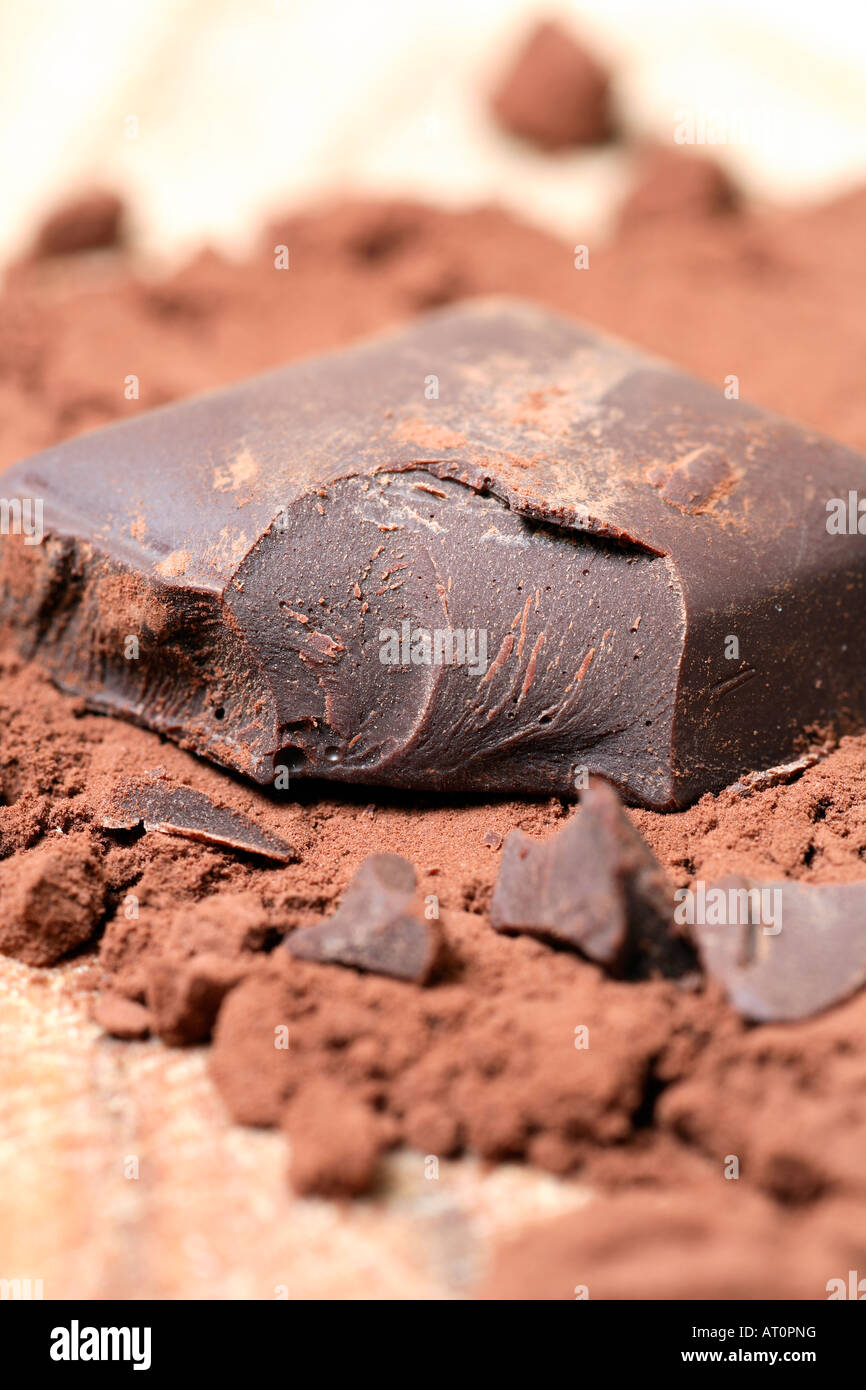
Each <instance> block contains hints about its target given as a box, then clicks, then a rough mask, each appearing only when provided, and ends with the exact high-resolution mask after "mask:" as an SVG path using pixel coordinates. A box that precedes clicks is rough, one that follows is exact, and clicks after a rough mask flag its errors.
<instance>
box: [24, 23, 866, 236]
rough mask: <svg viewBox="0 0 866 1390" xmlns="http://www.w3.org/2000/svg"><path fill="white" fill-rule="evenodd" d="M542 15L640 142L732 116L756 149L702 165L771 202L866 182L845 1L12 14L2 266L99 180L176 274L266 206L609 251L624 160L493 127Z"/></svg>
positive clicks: (854, 37) (865, 115) (246, 229)
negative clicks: (464, 221) (352, 208)
mask: <svg viewBox="0 0 866 1390" xmlns="http://www.w3.org/2000/svg"><path fill="white" fill-rule="evenodd" d="M550 15H552V16H558V17H561V18H562V19H564V20H565V21H566V22H568V23H570V24H571V26H572V27H573V28H574V30H575V32H576V33H577V34H578V35H580V36H581V37H582V38H583V39H584V40H585V41H587V42H588V43H589V45H590V46H591V47H592V48H593V49H594V50H595V52H596V53H597V54H598V56H599V57H600V58H601V59H602V60H603V61H604V60H606V61H607V62H609V63H610V65H611V66H612V68H613V71H614V75H615V94H616V102H617V107H618V110H619V112H620V115H621V119H622V123H623V125H624V127H625V129H626V131H627V132H629V133H630V134H632V135H635V136H639V137H647V136H650V135H653V134H654V135H655V136H657V137H659V138H661V139H663V140H670V139H671V134H672V129H673V126H674V122H675V116H676V112H677V111H678V110H679V109H681V108H683V107H688V108H692V109H694V110H695V111H697V112H701V111H703V112H707V111H710V112H711V111H712V109H713V108H718V107H721V108H724V109H725V111H727V112H731V111H735V112H737V113H740V114H741V115H742V117H743V119H744V120H745V121H747V122H749V123H750V124H751V126H752V127H753V128H754V132H755V134H754V138H753V139H752V140H751V141H750V142H749V143H748V144H738V145H727V146H725V147H724V148H716V149H715V150H714V151H713V152H714V153H715V154H716V155H717V156H718V157H720V158H721V160H722V161H723V162H724V163H726V164H727V165H728V166H729V167H731V168H732V169H733V171H734V172H735V173H736V174H737V175H738V176H739V179H740V181H741V182H742V183H743V185H744V186H745V188H746V190H747V191H748V192H750V193H751V194H752V195H753V196H755V197H757V198H758V199H760V200H771V201H779V200H803V199H804V198H808V199H817V198H820V197H823V196H825V195H827V194H830V193H832V192H835V191H836V190H840V189H844V188H846V187H848V186H850V185H851V184H854V183H857V182H860V181H862V180H863V179H864V178H866V99H864V90H866V7H864V6H863V5H862V4H858V3H857V2H856V0H822V3H821V4H815V3H811V0H726V3H725V4H724V5H720V4H715V3H709V0H654V2H653V3H649V2H648V0H598V2H597V3H586V4H557V3H556V0H550V2H549V3H547V4H544V5H541V6H540V5H539V4H537V3H534V2H532V3H524V0H436V3H430V4H426V3H421V2H420V0H372V3H367V4H361V3H358V0H331V2H330V3H322V0H42V2H41V3H40V0H27V2H26V3H21V0H0V130H2V141H0V189H2V196H0V261H8V259H9V258H10V257H12V256H14V255H15V254H17V253H18V252H20V251H21V250H22V248H23V247H24V246H25V245H26V244H27V243H28V241H29V240H30V238H31V236H32V233H33V229H34V227H35V225H36V224H37V222H38V221H39V219H40V218H41V216H42V215H43V214H44V212H45V211H46V210H47V209H48V208H49V207H52V206H54V205H55V204H56V203H57V202H58V201H60V200H62V198H63V197H65V196H66V195H67V194H70V193H73V192H75V191H77V190H78V189H80V188H81V187H82V186H86V185H92V184H94V183H98V184H100V185H102V186H109V187H112V188H116V189H118V190H119V191H120V192H122V193H124V194H125V195H126V196H127V198H128V200H129V203H130V206H131V210H132V220H133V230H134V235H135V240H136V243H137V244H138V246H140V247H141V249H142V250H143V251H145V252H146V253H148V254H151V255H153V254H156V255H159V256H167V257H170V258H174V257H180V256H184V255H186V254H187V253H189V252H190V251H191V250H192V249H194V248H195V247H198V246H200V245H201V244H202V243H203V242H207V243H210V244H212V245H217V246H220V247H222V248H224V249H226V250H228V251H233V252H242V251H243V250H244V248H245V247H246V246H247V245H248V244H249V243H250V241H251V239H252V237H253V235H254V233H255V231H256V229H257V228H258V227H259V225H260V224H261V222H262V221H263V220H264V219H265V218H266V217H267V216H268V215H269V214H271V213H273V212H274V211H275V210H276V209H279V210H282V209H285V208H291V207H297V206H298V205H299V204H302V203H305V202H309V201H310V200H311V199H315V198H317V197H319V196H321V195H325V194H327V193H329V192H331V191H333V190H334V189H335V188H338V189H340V190H345V189H347V188H349V189H353V190H372V191H376V192H382V193H395V192H397V193H401V194H410V195H412V196H420V197H423V198H426V199H428V200H435V201H438V202H439V203H445V204H448V205H465V204H474V203H478V202H481V201H497V202H500V203H502V204H505V205H506V206H509V207H511V208H513V209H514V210H515V211H516V212H517V213H518V214H519V215H521V216H522V217H524V218H526V219H529V220H532V221H535V222H538V223H540V224H542V225H544V226H547V227H550V228H551V229H553V230H556V231H558V232H561V233H563V234H564V235H566V236H570V235H571V234H572V233H579V234H580V235H581V237H584V236H589V235H599V234H602V233H603V232H604V230H605V228H606V226H607V225H608V224H609V221H610V217H611V210H612V208H613V207H615V205H616V202H617V199H618V197H619V195H620V193H621V190H622V189H623V187H624V186H625V184H626V182H627V180H628V176H629V164H630V160H631V159H632V158H633V152H632V149H631V147H630V146H629V145H628V144H622V143H620V144H614V145H611V146H609V147H606V148H602V149H598V150H593V151H589V152H576V153H573V154H571V153H569V154H566V155H561V156H557V157H555V158H545V157H543V156H540V155H539V154H538V153H536V152H535V151H533V150H532V149H530V148H526V147H523V146H521V145H519V144H518V143H516V142H514V141H512V140H510V139H509V138H508V137H507V136H506V135H504V134H503V133H501V132H500V131H498V130H497V129H496V128H495V126H494V125H493V124H492V122H491V121H490V120H489V117H488V114H487V111H486V108H485V95H486V92H487V91H488V89H489V87H490V84H491V82H492V81H493V80H495V77H496V75H497V74H498V72H499V71H500V70H501V67H502V64H503V63H504V62H506V61H507V59H508V56H509V54H510V53H511V52H512V51H513V49H514V46H515V45H516V44H517V43H518V42H519V40H520V38H521V37H522V35H523V34H524V33H525V31H526V29H527V27H528V26H529V24H530V23H531V21H532V20H533V19H535V18H539V17H544V16H550ZM130 117H133V118H135V121H134V122H131V121H130V119H129V118H130ZM136 125H137V135H136V136H135V138H130V134H131V132H132V131H134V130H135V129H136Z"/></svg>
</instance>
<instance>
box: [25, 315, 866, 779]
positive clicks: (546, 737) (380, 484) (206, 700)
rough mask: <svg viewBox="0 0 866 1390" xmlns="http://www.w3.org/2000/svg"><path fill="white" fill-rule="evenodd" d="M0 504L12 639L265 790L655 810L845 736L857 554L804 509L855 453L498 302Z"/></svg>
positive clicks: (184, 414) (234, 395)
mask: <svg viewBox="0 0 866 1390" xmlns="http://www.w3.org/2000/svg"><path fill="white" fill-rule="evenodd" d="M2 489H3V492H4V496H5V498H6V499H7V500H8V499H13V498H16V497H17V498H21V499H35V501H37V502H41V503H42V504H43V506H44V528H45V535H44V538H43V539H42V542H41V544H34V543H33V542H34V541H36V540H38V528H34V527H31V529H32V530H34V529H35V530H37V534H36V535H30V536H7V537H3V543H2V546H0V618H2V621H3V622H4V623H5V624H7V625H9V626H11V627H12V628H13V629H14V630H15V632H16V634H17V639H18V641H19V643H20V645H21V646H22V648H23V649H24V650H25V651H27V652H30V653H37V654H38V655H39V657H40V659H41V660H42V661H43V662H44V663H45V665H46V666H47V668H48V669H49V671H50V672H51V673H52V675H53V677H54V679H55V680H56V681H57V683H58V684H59V685H61V686H62V687H63V688H64V689H67V690H71V691H75V692H77V693H79V694H81V695H83V696H85V697H86V699H87V700H88V702H89V703H90V704H91V705H92V706H93V707H95V708H98V709H103V710H106V711H110V712H112V713H116V714H121V715H124V716H126V717H128V718H132V719H135V720H138V721H139V722H141V723H144V724H146V725H148V726H149V727H151V728H154V729H157V730H159V731H160V732H162V733H164V734H166V735H168V736H169V737H171V738H173V739H175V740H176V741H178V742H179V743H181V744H183V745H184V746H186V747H189V748H192V749H194V750H195V751H196V752H198V753H201V754H204V755H205V756H207V757H210V758H212V759H214V760H215V761H217V762H221V763H224V764H226V765H227V766H230V767H233V768H235V769H237V770H239V771H241V772H243V773H247V774H249V775H250V776H252V777H254V778H256V779H257V780H258V781H260V782H271V781H276V785H277V786H278V787H279V786H283V785H285V781H286V778H287V777H289V776H291V777H294V776H320V777H322V776H323V777H332V778H337V779H340V780H344V781H354V782H371V783H387V784H391V785H396V786H404V787H411V788H433V789H439V790H452V791H453V790H459V791H469V790H471V791H479V792H497V791H502V792H532V793H547V792H551V793H568V792H571V791H572V790H573V789H574V788H575V787H576V786H581V785H585V784H586V778H587V775H588V774H589V773H598V774H601V775H602V776H604V777H606V778H608V779H609V780H611V781H612V782H614V783H615V784H616V785H617V786H618V787H620V788H621V789H622V790H623V792H624V793H625V795H626V796H627V797H628V798H629V799H631V800H633V801H639V802H643V803H645V804H647V805H651V806H656V807H672V806H676V805H682V804H685V803H687V802H688V801H690V800H692V799H693V798H694V797H696V796H698V795H700V794H701V793H702V792H705V791H709V790H713V789H716V788H719V787H721V786H724V785H725V784H727V783H729V782H732V781H733V780H734V779H736V778H737V777H739V776H741V775H742V774H744V773H748V772H750V771H753V770H755V769H758V768H767V767H771V766H773V765H774V764H776V763H778V762H780V761H788V760H790V759H791V758H792V757H795V756H797V755H799V754H801V753H803V752H805V751H806V749H807V748H808V747H809V746H810V744H811V743H813V742H815V741H816V740H817V739H818V738H819V737H821V738H824V737H826V736H827V735H828V734H832V733H834V732H836V733H838V732H841V731H844V730H848V729H853V728H857V727H861V726H862V724H863V722H864V715H866V642H864V620H863V611H864V609H863V601H864V592H866V537H864V536H862V535H858V534H856V533H855V534H849V533H847V530H846V531H845V533H843V534H831V530H828V511H827V507H828V503H829V502H831V500H832V499H834V498H836V499H848V498H849V494H851V493H856V492H857V490H859V492H860V494H861V495H863V496H866V461H864V459H863V458H861V457H859V456H858V455H856V454H854V453H853V452H851V451H850V450H848V449H845V448H843V447H841V446H840V445H837V444H834V443H832V442H831V441H829V440H827V439H825V438H822V437H820V436H818V435H815V434H813V433H810V432H808V431H805V430H802V429H799V428H797V427H796V426H795V425H792V424H790V423H788V422H786V421H784V420H780V419H778V418H775V417H773V416H770V415H768V414H766V413H765V412H763V411H760V410H757V409H755V408H753V407H750V406H747V405H744V404H742V403H740V402H737V401H731V400H727V399H726V398H725V395H724V393H723V391H722V389H721V386H720V387H719V388H718V389H715V388H713V387H711V386H708V385H704V384H702V383H700V382H698V381H695V380H693V379H692V378H691V377H689V376H687V375H684V374H683V373H682V372H679V371H677V370H675V369H673V368H671V367H669V366H666V365H664V364H660V363H657V362H655V361H653V360H651V359H648V358H647V357H645V356H644V355H642V354H640V353H637V352H635V351H633V350H631V349H629V348H628V347H625V346H623V345H621V344H618V343H614V342H611V341H610V340H608V339H605V338H602V337H600V336H598V335H597V334H596V333H594V332H592V331H590V330H589V329H587V328H585V327H583V326H581V325H580V324H577V323H574V322H570V321H566V320H563V319H560V318H556V317H553V316H551V315H549V314H547V313H544V312H542V311H540V310H538V309H535V308H532V307H530V306H526V305H523V304H520V303H518V302H511V301H489V302H482V303H476V304H474V305H472V306H469V307H463V308H457V309H448V310H445V311H442V312H439V313H436V314H434V315H431V316H430V317H428V318H425V319H421V320H418V321H416V322H415V323H414V324H413V325H412V326H410V327H409V328H408V329H406V330H404V331H402V332H400V333H398V334H395V335H393V336H390V337H387V338H383V339H377V340H375V341H373V342H371V343H367V344H364V345H362V346H360V347H357V348H354V349H351V350H350V351H347V352H343V353H339V354H336V355H333V356H330V357H325V358H321V359H318V360H313V361H307V362H301V363H299V364H296V365H293V366H290V367H287V368H285V369H283V370H281V371H278V372H274V373H271V374H269V375H267V376H264V377H259V378H256V379H255V380H252V381H248V382H244V383H242V384H241V385H239V386H236V387H233V388H231V389H229V390H225V391H221V392H219V393H217V394H214V395H211V396H205V397H201V398H196V399H194V400H191V401H188V402H184V403H182V404H180V405H177V406H172V407H169V408H167V409H163V410H159V411H154V412H152V413H151V414H148V415H143V416H141V417H138V418H136V419H134V420H132V421H130V422H129V423H125V424H120V425H115V426H112V427H110V428H108V429H106V430H101V431H99V432H97V433H94V434H90V435H85V436H82V437H81V438H78V439H74V440H72V441H70V442H68V443H66V444H63V445H61V446H59V447H58V448H55V449H51V450H48V451H47V452H45V453H43V454H41V455H38V456H37V457H36V458H33V459H31V460H29V461H28V462H26V463H23V464H21V465H19V466H17V467H16V468H14V469H13V470H12V471H11V472H10V473H9V474H7V475H6V476H5V478H4V479H3V484H2ZM37 511H38V509H37V508H36V507H35V506H34V507H33V508H32V509H29V510H28V509H25V511H24V513H23V514H24V515H25V516H28V517H30V518H31V520H32V518H33V517H35V516H36V515H37ZM10 516H14V512H10ZM6 529H9V528H8V527H7V528H6ZM13 529H14V528H13ZM837 529H838V528H837Z"/></svg>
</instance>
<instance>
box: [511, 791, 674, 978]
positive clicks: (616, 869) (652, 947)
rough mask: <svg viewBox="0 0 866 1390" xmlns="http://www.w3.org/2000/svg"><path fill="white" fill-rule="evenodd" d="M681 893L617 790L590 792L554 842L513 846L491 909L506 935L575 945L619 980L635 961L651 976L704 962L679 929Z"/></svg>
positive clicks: (522, 840)
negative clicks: (676, 897) (519, 934)
mask: <svg viewBox="0 0 866 1390" xmlns="http://www.w3.org/2000/svg"><path fill="white" fill-rule="evenodd" d="M673 912H674V901H673V890H672V888H671V885H670V883H669V882H668V879H667V876H666V874H665V872H664V870H663V869H662V867H661V865H660V864H659V862H658V860H657V859H656V857H655V855H654V854H653V853H652V851H651V850H650V848H649V846H648V845H647V844H646V843H645V841H644V840H643V838H642V837H641V835H640V834H639V833H638V832H637V830H635V828H634V826H633V825H632V823H631V821H630V820H629V819H628V816H627V815H626V813H625V811H624V810H623V808H622V806H621V804H620V800H619V797H618V796H617V794H616V792H615V791H614V789H613V788H612V787H610V786H608V785H607V784H606V783H603V782H602V783H598V784H597V785H595V786H592V787H590V788H589V789H588V790H587V791H586V792H585V793H584V794H583V796H582V797H581V802H580V809H579V810H578V811H577V812H576V813H575V814H574V815H573V816H572V817H571V819H570V820H569V821H568V822H567V824H566V825H565V826H564V827H563V829H562V830H560V831H559V832H558V833H557V834H556V835H554V836H552V837H551V839H549V840H545V841H542V842H541V843H539V842H538V841H537V840H533V839H531V838H530V836H528V835H524V833H523V831H522V830H513V831H512V832H511V834H510V835H509V836H508V838H507V839H506V841H505V849H504V850H503V853H502V862H501V864H500V868H499V878H498V879H497V882H496V887H495V889H494V891H493V899H492V902H491V904H490V921H491V923H492V925H493V926H494V927H495V928H496V930H497V931H502V932H525V933H527V934H528V935H530V936H540V937H543V938H545V939H547V940H549V941H555V942H558V943H559V944H560V945H564V946H572V947H575V948H576V949H577V950H579V951H581V952H582V954H583V955H585V956H588V957H589V959H590V960H594V961H597V962H598V964H600V965H604V966H606V967H607V968H608V969H609V970H610V971H612V972H613V973H616V974H619V973H622V971H623V970H624V969H625V968H626V966H627V965H628V964H629V963H630V961H631V960H632V958H633V957H635V956H638V957H640V960H641V964H642V966H643V968H644V969H645V970H646V971H648V972H649V973H653V972H655V971H661V972H663V973H683V971H685V970H686V969H689V968H692V967H693V965H694V961H693V958H692V956H691V953H690V951H689V949H688V947H687V945H686V943H685V942H684V941H683V940H682V939H680V938H679V937H677V936H676V935H675V933H674V927H673Z"/></svg>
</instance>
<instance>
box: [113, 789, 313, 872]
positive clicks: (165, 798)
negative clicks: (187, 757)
mask: <svg viewBox="0 0 866 1390" xmlns="http://www.w3.org/2000/svg"><path fill="white" fill-rule="evenodd" d="M98 814H99V823H100V824H101V825H102V826H103V827H104V828H105V829H106V830H133V829H135V827H136V826H139V825H143V826H144V828H145V830H159V831H162V832H163V833H164V834H170V835H183V836H186V837H188V838H189V839H191V840H201V841H202V842H203V843H204V844H209V845H220V846H221V847H224V848H226V849H239V850H245V851H246V852H247V853H248V854H259V855H261V856H262V858H264V859H276V860H279V862H280V863H283V864H287V863H288V862H289V861H290V860H291V859H294V858H295V854H294V850H292V848H291V847H290V846H289V845H287V844H286V842H285V841H284V840H281V839H280V838H279V837H278V836H277V835H273V834H272V833H271V832H270V831H269V830H263V829H261V828H260V827H259V826H257V825H256V824H255V823H254V822H253V821H251V820H249V819H248V818H247V817H246V816H244V815H241V814H240V812H238V811H232V810H230V809H229V808H227V807H223V806H216V805H215V804H214V802H213V801H211V799H210V797H209V796H206V795H205V793H204V792H201V791H196V790H195V788H194V787H185V786H179V785H176V784H174V785H173V784H172V783H171V782H168V781H165V780H163V779H162V778H160V777H156V776H145V777H137V778H134V777H125V778H123V779H122V780H120V781H118V782H115V783H114V784H113V785H112V786H110V787H108V788H106V790H105V791H104V792H103V793H102V798H101V805H100V810H99V813H98Z"/></svg>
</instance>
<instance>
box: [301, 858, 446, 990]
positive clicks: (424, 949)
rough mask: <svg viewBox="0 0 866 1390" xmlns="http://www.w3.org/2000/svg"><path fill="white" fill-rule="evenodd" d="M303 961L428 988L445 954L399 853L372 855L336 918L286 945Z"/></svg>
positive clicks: (408, 866)
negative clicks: (390, 976)
mask: <svg viewBox="0 0 866 1390" xmlns="http://www.w3.org/2000/svg"><path fill="white" fill-rule="evenodd" d="M286 945H287V946H288V948H289V950H290V951H291V953H292V955H294V956H297V957H299V958H300V959H301V960H315V961H322V962H333V963H335V964H338V965H352V966H354V967H355V968H356V969H358V970H369V971H372V972H373V973H375V974H377V975H392V976H394V978H395V979H398V980H413V981H414V982H415V983H416V984H419V985H420V984H424V983H425V982H426V981H427V980H428V979H429V978H430V975H431V974H432V972H433V968H434V966H435V965H436V961H437V958H438V956H439V951H440V935H439V931H438V927H437V924H436V923H435V922H433V921H428V919H427V918H426V917H425V916H424V914H423V911H422V910H421V908H420V904H419V903H418V900H417V897H416V894H415V870H414V868H413V867H412V865H411V864H410V863H409V861H408V859H403V858H402V857H401V856H400V855H399V854H371V855H370V857H369V858H368V859H365V860H364V862H363V864H362V865H361V867H360V869H359V870H358V872H357V873H356V874H355V877H354V878H353V879H352V882H351V883H350V884H349V887H348V889H347V890H346V894H345V897H344V898H343V901H342V902H341V904H340V906H339V908H338V909H337V911H336V912H335V914H334V916H333V917H330V918H328V920H327V921H325V922H320V923H318V924H317V925H316V926H314V927H299V928H298V929H297V930H296V931H293V932H292V933H291V934H290V936H289V937H288V938H287V940H286Z"/></svg>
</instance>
